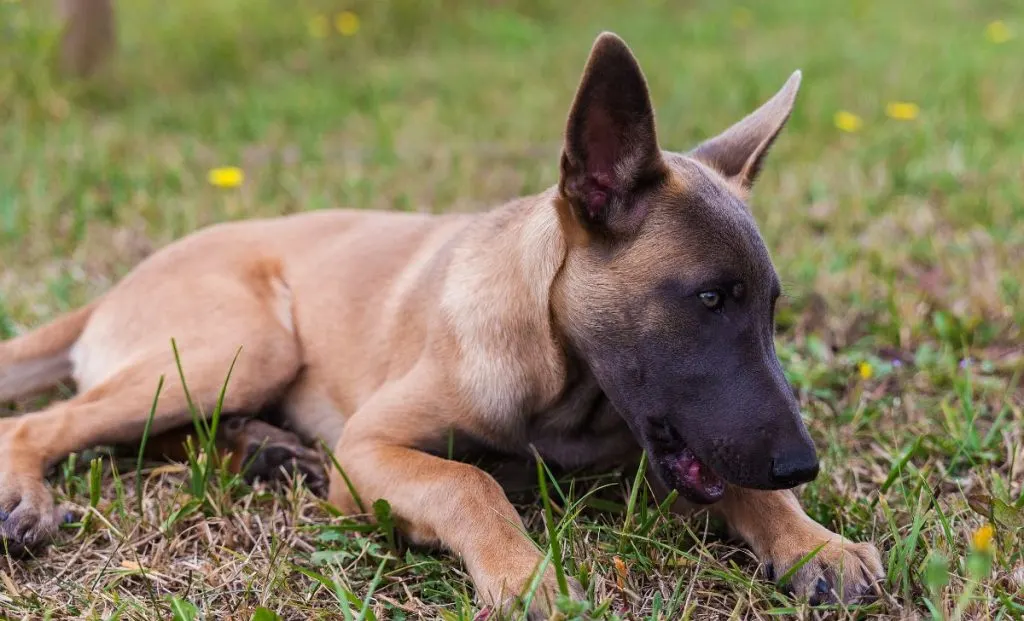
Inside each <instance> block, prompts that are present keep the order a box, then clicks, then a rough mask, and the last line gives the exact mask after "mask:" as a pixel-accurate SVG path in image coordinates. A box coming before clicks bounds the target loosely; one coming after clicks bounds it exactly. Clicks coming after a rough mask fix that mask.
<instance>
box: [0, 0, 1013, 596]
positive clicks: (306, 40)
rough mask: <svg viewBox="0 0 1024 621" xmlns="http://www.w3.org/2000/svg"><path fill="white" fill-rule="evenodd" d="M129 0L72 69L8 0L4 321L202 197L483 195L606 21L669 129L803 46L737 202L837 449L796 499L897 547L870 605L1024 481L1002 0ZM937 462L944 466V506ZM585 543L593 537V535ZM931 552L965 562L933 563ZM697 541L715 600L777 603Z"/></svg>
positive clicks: (2, 331) (350, 201) (1006, 540)
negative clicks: (728, 572)
mask: <svg viewBox="0 0 1024 621" xmlns="http://www.w3.org/2000/svg"><path fill="white" fill-rule="evenodd" d="M117 11H118V14H117V17H118V37H119V42H118V52H117V54H116V56H115V57H114V58H113V59H112V62H110V63H109V64H108V65H106V66H105V67H103V68H102V70H101V71H100V72H99V73H98V74H96V75H95V76H93V77H92V78H90V79H89V80H86V81H83V82H75V81H70V80H67V79H62V78H60V77H59V76H58V75H57V74H56V73H55V72H54V70H53V56H54V50H55V45H56V43H57V41H58V35H59V27H58V24H57V22H56V19H55V14H54V12H53V11H52V7H51V6H50V4H49V3H46V2H35V1H29V0H22V1H20V2H19V1H11V0H0V62H2V64H3V67H4V68H3V69H2V70H0V336H7V335H10V334H13V333H16V332H20V331H22V330H24V329H27V328H28V327H30V326H34V325H37V324H38V323H39V322H41V321H43V320H45V319H48V318H50V317H52V316H54V315H55V314H56V313H58V312H60V311H62V310H65V309H67V308H70V307H72V306H74V305H77V304H80V303H81V302H83V301H85V300H86V299H89V298H91V297H93V296H95V295H97V294H99V293H100V292H102V291H104V290H105V289H107V288H108V287H109V286H111V284H112V283H113V282H114V281H115V280H116V279H117V278H118V277H120V276H121V275H123V274H124V273H126V272H127V270H129V269H130V268H131V267H132V266H133V265H134V264H136V263H137V262H138V261H139V260H140V259H141V258H143V257H144V256H145V255H146V254H147V253H148V252H150V251H151V250H152V249H153V248H155V247H158V246H161V245H163V244H166V243H168V242H169V241H171V240H172V239H174V238H176V237H180V236H181V235H184V234H186V233H188V232H190V231H193V230H195V229H196V228H198V227H200V226H203V225H205V224H209V223H213V222H217V221H222V220H227V219H235V218H246V217H253V216H267V215H278V214H285V213H291V212H295V211H301V210H308V209H323V208H328V207H354V208H367V209H369V208H376V209H399V210H423V211H432V212H442V211H451V210H462V211H465V210H478V209H482V208H486V207H489V206H492V205H496V204H499V203H501V202H502V201H504V200H507V199H510V198H512V197H515V196H517V195H520V194H523V193H528V192H535V191H540V190H542V189H543V188H545V187H547V186H549V185H551V184H553V183H554V182H555V181H556V176H557V157H558V152H559V147H560V139H561V133H562V130H563V123H564V119H565V115H566V113H567V111H568V107H569V104H570V102H571V99H572V96H573V93H574V89H575V87H576V84H577V80H578V78H579V75H580V72H581V69H582V67H583V63H584V61H585V59H586V56H587V53H588V51H589V49H590V45H591V43H592V41H593V39H594V37H595V36H596V35H597V34H598V33H599V32H600V31H601V30H612V31H614V32H616V33H618V34H619V35H621V36H622V37H624V38H625V39H626V41H627V42H628V43H629V44H630V45H631V46H632V48H633V49H634V51H635V53H636V55H637V56H638V58H639V60H640V63H641V65H642V66H643V68H644V71H645V72H646V75H647V78H648V81H649V83H650V88H651V91H652V96H653V101H654V104H655V108H656V111H657V122H658V130H659V135H660V139H661V141H662V144H663V146H664V147H665V148H670V149H676V150H683V149H686V148H689V147H690V146H692V145H694V144H696V143H697V142H698V141H700V140H701V139H703V138H706V137H708V136H710V135H712V134H713V133H715V132H718V131H720V130H722V129H724V128H725V127H727V126H728V125H729V124H731V123H733V122H735V121H736V120H738V119H740V118H741V117H742V116H743V115H745V114H746V113H748V112H749V111H751V110H753V109H754V108H755V107H756V106H757V105H758V104H759V103H760V102H762V101H763V100H764V99H766V98H767V97H769V96H770V95H771V94H773V93H774V92H775V91H776V89H778V88H779V87H780V86H781V85H782V83H783V82H784V81H785V79H786V78H787V77H788V76H789V74H790V73H791V72H792V71H793V70H794V69H798V68H799V69H802V70H803V72H804V80H803V88H802V91H801V93H800V96H799V98H798V101H797V106H796V111H795V113H794V115H793V117H792V119H791V121H790V123H789V126H788V128H787V130H786V131H785V133H784V134H783V136H782V137H781V138H780V140H779V141H778V143H777V145H776V146H775V148H774V150H773V153H772V156H771V157H770V159H769V162H768V164H767V166H766V170H765V172H764V174H763V175H762V178H761V180H760V182H759V184H758V186H757V187H756V188H755V191H754V195H753V198H752V206H753V210H754V212H755V215H756V217H757V220H758V222H759V223H760V225H761V228H762V232H763V234H764V236H765V238H766V241H767V243H768V246H769V248H770V249H771V250H772V252H773V255H774V258H775V261H776V263H777V266H778V269H779V271H780V273H781V274H782V277H783V280H784V283H785V290H786V293H787V300H786V303H785V304H784V305H783V307H782V308H781V311H780V317H779V328H780V337H779V343H780V353H781V355H782V357H783V358H784V360H785V363H786V365H787V372H788V373H789V375H790V378H791V379H792V380H793V382H794V384H795V385H796V386H797V388H798V390H799V391H800V393H801V398H802V399H803V403H804V405H805V408H806V410H807V411H808V413H809V418H810V420H811V428H812V432H813V433H814V435H815V438H816V440H817V441H818V443H819V447H821V452H822V454H823V457H824V460H825V465H826V472H827V474H826V476H824V477H822V478H820V479H819V480H818V482H816V483H815V484H813V485H811V486H809V488H808V491H807V493H806V495H805V499H806V500H807V503H808V506H809V510H810V511H811V513H812V515H813V516H814V517H816V518H817V519H819V520H822V521H824V522H825V523H827V524H829V525H831V526H832V527H833V528H836V529H840V530H842V531H843V532H846V533H848V534H849V535H850V536H851V537H854V536H855V537H858V538H872V539H874V540H875V541H877V542H878V543H879V545H880V546H881V547H883V548H884V549H886V551H887V555H888V560H889V567H890V577H889V581H888V583H887V588H888V589H889V590H890V591H891V592H892V593H893V594H894V595H893V597H892V598H890V599H887V600H885V601H884V602H883V604H882V605H881V607H880V608H878V609H876V612H879V613H880V614H881V613H885V614H893V615H899V614H901V611H907V610H918V611H925V610H938V608H932V609H929V608H928V607H927V606H928V605H933V606H938V607H939V608H942V607H943V606H948V607H949V610H952V609H953V607H954V604H955V602H956V601H957V598H958V597H960V596H961V595H962V594H963V593H964V591H965V589H966V587H965V585H966V584H968V582H965V581H964V578H963V576H965V575H966V572H967V567H966V565H965V564H964V563H966V561H965V560H963V559H965V558H966V557H965V554H966V550H967V547H968V541H969V539H970V533H971V532H973V531H974V530H975V529H976V528H977V527H978V526H979V525H981V524H982V523H984V522H985V520H986V519H994V518H992V517H991V516H988V517H986V516H983V515H976V514H973V513H971V511H970V509H969V508H968V505H967V502H966V496H965V494H967V492H968V491H971V490H974V491H977V490H984V491H985V493H986V494H990V495H991V496H992V497H993V498H995V497H998V498H1002V499H1004V500H1005V502H1006V503H1009V504H1013V503H1017V504H1018V505H1021V503H1022V501H1020V500H1018V499H1019V498H1020V493H1021V492H1020V490H1021V485H1022V481H1024V474H1022V468H1021V466H1020V463H1021V462H1024V454H1022V453H1021V427H1022V426H1024V414H1022V407H1024V406H1022V403H1024V397H1022V392H1021V389H1020V387H1019V382H1018V377H1019V373H1020V369H1021V364H1022V363H1021V353H1022V349H1024V348H1022V338H1024V337H1022V334H1021V326H1022V325H1024V287H1022V285H1021V275H1022V274H1024V103H1022V102H1024V64H1022V61H1021V59H1022V58H1024V4H1022V3H1021V2H1020V0H906V1H904V2H888V1H883V0H850V1H845V2H821V1H819V0H789V1H778V2H776V1H772V2H767V1H766V2H732V1H713V0H691V1H680V2H670V1H668V0H664V1H663V0H636V1H634V2H631V3H626V2H613V1H592V2H588V3H585V4H584V3H572V2H559V1H555V0H487V1H481V2H470V1H465V0H434V1H430V0H424V1H415V0H379V1H372V0H365V1H359V0H352V1H347V2H343V1H335V0H331V1H327V0H323V1H319V0H317V1H313V0H301V1H298V2H293V3H285V2H280V1H279V0H176V1H175V2H158V1H156V0H133V1H131V2H128V1H122V2H120V3H119V5H118V6H117ZM225 166H230V167H238V168H240V169H241V171H242V173H243V174H244V181H243V182H242V183H241V185H240V186H238V187H217V185H215V184H212V183H211V182H210V179H209V174H210V171H211V170H213V169H217V168H219V167H225ZM933 489H934V490H939V489H941V490H945V491H943V492H942V493H941V494H940V496H941V497H942V498H943V499H944V500H943V503H945V504H942V505H941V506H942V507H943V510H942V512H941V516H940V515H939V514H938V513H935V511H934V505H933V504H931V501H930V500H929V497H928V494H927V493H926V492H929V491H930V490H933ZM880 490H881V491H880ZM936 493H938V492H936ZM922 494H923V495H922ZM942 494H945V495H942ZM880 497H881V498H882V501H881V502H880V501H879V498H880ZM1000 502H1003V501H1000ZM595 524H596V523H595ZM594 528H599V526H596V525H595V526H594ZM997 539H998V541H999V542H1000V546H1001V547H999V548H998V549H999V550H1000V552H999V555H1000V556H999V557H998V558H997V563H996V565H995V567H996V569H995V570H994V571H995V572H996V573H994V574H993V576H992V577H991V580H990V581H988V582H986V583H985V585H984V586H982V587H979V588H978V589H975V590H974V594H975V595H979V594H980V595H979V596H980V597H981V599H979V602H980V603H976V604H973V605H974V606H976V608H971V609H970V610H973V611H975V612H978V614H981V615H982V616H985V615H989V614H995V611H996V610H998V609H1002V607H1003V606H1006V608H1005V609H1006V610H1011V608H1010V607H1009V606H1010V604H1007V603H1005V602H1008V601H1010V600H1012V599H1014V598H1015V597H1016V598H1017V600H1016V601H1018V602H1019V601H1021V599H1020V594H1021V591H1020V589H1021V588H1022V587H1021V585H1022V584H1024V564H1022V560H1021V556H1020V554H1021V553H1020V551H1019V550H1020V548H1021V545H1020V543H1021V539H1020V534H1019V530H1016V529H1014V528H1006V527H1002V528H1000V529H998V530H997ZM590 552H593V553H594V554H597V556H595V557H594V561H593V562H594V563H595V567H597V568H600V567H604V565H602V563H608V562H610V561H609V559H608V558H607V557H606V556H602V555H601V554H600V553H598V552H595V551H594V550H589V552H587V553H590ZM585 554H586V553H584V556H585ZM935 555H938V556H939V557H941V558H944V559H947V560H948V561H949V563H950V571H951V572H952V575H953V576H954V577H953V579H952V582H951V583H950V584H949V585H948V586H940V587H938V590H937V591H934V593H933V592H932V591H930V590H929V588H930V587H926V586H923V585H924V583H925V579H924V578H925V570H926V567H930V566H931V565H928V564H927V562H926V561H928V559H933V558H935ZM929 562H930V561H929ZM646 570H647V571H648V572H654V573H655V575H657V572H658V571H661V570H660V569H659V568H657V567H651V566H648V567H646ZM687 571H689V570H687ZM697 571H698V573H696V574H694V579H695V580H696V579H701V580H710V582H709V583H708V584H710V586H708V587H707V588H708V591H707V592H708V593H718V595H714V596H710V595H709V596H708V597H712V598H716V597H717V598H721V601H722V602H725V603H723V604H721V605H722V606H723V607H724V609H731V608H729V607H730V606H733V605H734V604H735V606H738V607H739V608H737V609H741V610H744V611H746V613H750V614H759V613H758V612H757V611H763V610H766V609H767V608H765V606H768V607H770V605H774V604H769V603H766V602H769V601H774V600H771V597H772V596H768V595H765V594H764V593H767V592H764V593H761V592H758V593H761V595H759V596H756V597H753V599H744V598H745V597H746V595H744V594H745V593H747V591H746V590H745V589H748V588H749V587H747V586H744V585H743V583H742V582H733V581H732V578H728V577H727V578H728V579H727V578H722V577H721V575H718V574H716V575H713V576H710V577H709V576H707V575H704V574H700V573H699V571H700V570H697ZM1014 572H1020V577H1019V581H1018V582H1014V580H1015V578H1014V576H1015V575H1016V574H1015V573H1014ZM413 573H414V574H415V572H413ZM748 573H749V572H748ZM737 580H738V578H737ZM759 598H760V599H759ZM929 598H932V599H929ZM698 599H699V598H698ZM443 600H444V597H439V601H443ZM932 600H934V602H939V603H936V604H926V601H927V602H931V601H932ZM700 601H706V600H700ZM714 601H716V602H718V601H719V600H718V599H715V600H714ZM744 602H745V603H744ZM943 602H944V603H943ZM716 605H717V604H716ZM636 606H637V608H636V609H635V610H637V611H645V610H647V611H649V609H648V608H644V606H645V604H642V603H638V604H636ZM431 610H433V609H431ZM1017 610H1018V612H1019V611H1020V608H1018V609H1017ZM751 611H753V612H751ZM746 613H744V614H746ZM424 614H427V613H424ZM430 614H433V613H429V614H427V616H430Z"/></svg>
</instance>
